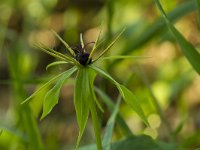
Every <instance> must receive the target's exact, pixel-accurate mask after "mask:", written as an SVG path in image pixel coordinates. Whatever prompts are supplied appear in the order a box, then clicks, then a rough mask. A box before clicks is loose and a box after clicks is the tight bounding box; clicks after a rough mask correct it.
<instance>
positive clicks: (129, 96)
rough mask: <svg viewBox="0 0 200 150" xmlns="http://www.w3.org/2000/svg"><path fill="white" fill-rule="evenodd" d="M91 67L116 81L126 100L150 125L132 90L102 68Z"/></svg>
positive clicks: (113, 81)
mask: <svg viewBox="0 0 200 150" xmlns="http://www.w3.org/2000/svg"><path fill="white" fill-rule="evenodd" d="M90 68H92V69H94V70H95V71H96V72H98V73H99V74H101V75H103V76H104V77H106V78H107V79H109V80H110V81H111V82H112V83H114V84H115V85H116V87H117V88H118V90H119V92H120V94H121V95H122V97H123V98H124V100H125V102H126V103H127V104H129V105H130V106H131V107H132V108H133V110H134V111H135V112H136V113H137V114H138V115H139V116H140V118H141V119H142V120H143V121H144V123H145V124H146V125H149V124H148V121H147V118H146V116H145V114H144V112H143V110H142V108H141V106H140V103H139V102H138V100H137V99H136V97H135V95H134V94H133V93H132V92H131V91H130V90H128V89H127V88H126V87H125V86H123V85H120V84H119V83H118V82H117V81H115V80H114V79H113V78H112V77H111V76H110V75H109V74H108V73H106V72H105V71H103V70H102V69H100V68H98V67H96V66H94V65H90Z"/></svg>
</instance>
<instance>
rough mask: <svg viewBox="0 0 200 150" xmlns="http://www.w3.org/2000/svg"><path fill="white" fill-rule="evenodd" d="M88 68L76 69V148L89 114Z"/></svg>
mask: <svg viewBox="0 0 200 150" xmlns="http://www.w3.org/2000/svg"><path fill="white" fill-rule="evenodd" d="M87 71H88V70H87V69H86V67H81V68H79V70H78V73H77V77H76V83H75V91H74V105H75V110H76V117H77V122H78V126H79V136H78V140H77V144H76V149H77V148H78V145H79V143H80V140H81V138H82V135H83V132H84V129H85V126H86V123H87V119H88V116H89V105H88V103H89V100H90V98H91V97H90V87H89V85H90V83H89V82H90V81H89V75H88V72H87Z"/></svg>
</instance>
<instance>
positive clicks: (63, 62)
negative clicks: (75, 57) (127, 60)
mask: <svg viewBox="0 0 200 150" xmlns="http://www.w3.org/2000/svg"><path fill="white" fill-rule="evenodd" d="M68 63H69V62H66V61H55V62H52V63H50V64H48V65H47V67H46V70H47V69H49V68H50V67H52V66H55V65H61V64H68Z"/></svg>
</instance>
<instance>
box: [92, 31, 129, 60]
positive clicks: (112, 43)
mask: <svg viewBox="0 0 200 150" xmlns="http://www.w3.org/2000/svg"><path fill="white" fill-rule="evenodd" d="M124 31H125V29H123V30H122V31H121V32H120V33H119V34H118V35H117V37H116V38H115V39H114V40H113V41H112V42H111V43H110V44H109V45H108V46H107V47H106V48H105V50H104V51H103V52H102V53H101V54H100V55H99V56H98V57H97V59H95V60H94V62H95V61H97V60H98V59H99V58H101V57H102V56H103V55H104V54H105V53H106V52H107V51H108V50H109V49H110V48H111V47H112V46H113V45H114V44H115V42H116V41H117V40H118V39H119V37H120V36H121V35H122V33H123V32H124Z"/></svg>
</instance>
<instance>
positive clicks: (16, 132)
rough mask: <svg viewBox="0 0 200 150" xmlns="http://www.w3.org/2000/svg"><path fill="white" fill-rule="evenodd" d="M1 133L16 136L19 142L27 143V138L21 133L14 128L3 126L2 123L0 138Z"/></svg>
mask: <svg viewBox="0 0 200 150" xmlns="http://www.w3.org/2000/svg"><path fill="white" fill-rule="evenodd" d="M3 132H9V133H11V134H12V135H14V136H16V137H17V138H19V139H20V140H23V141H26V142H27V141H28V140H29V139H28V136H27V135H26V134H25V133H23V132H22V131H20V130H19V129H16V128H15V127H10V126H9V125H5V124H3V123H0V136H1V134H2V133H3Z"/></svg>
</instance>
